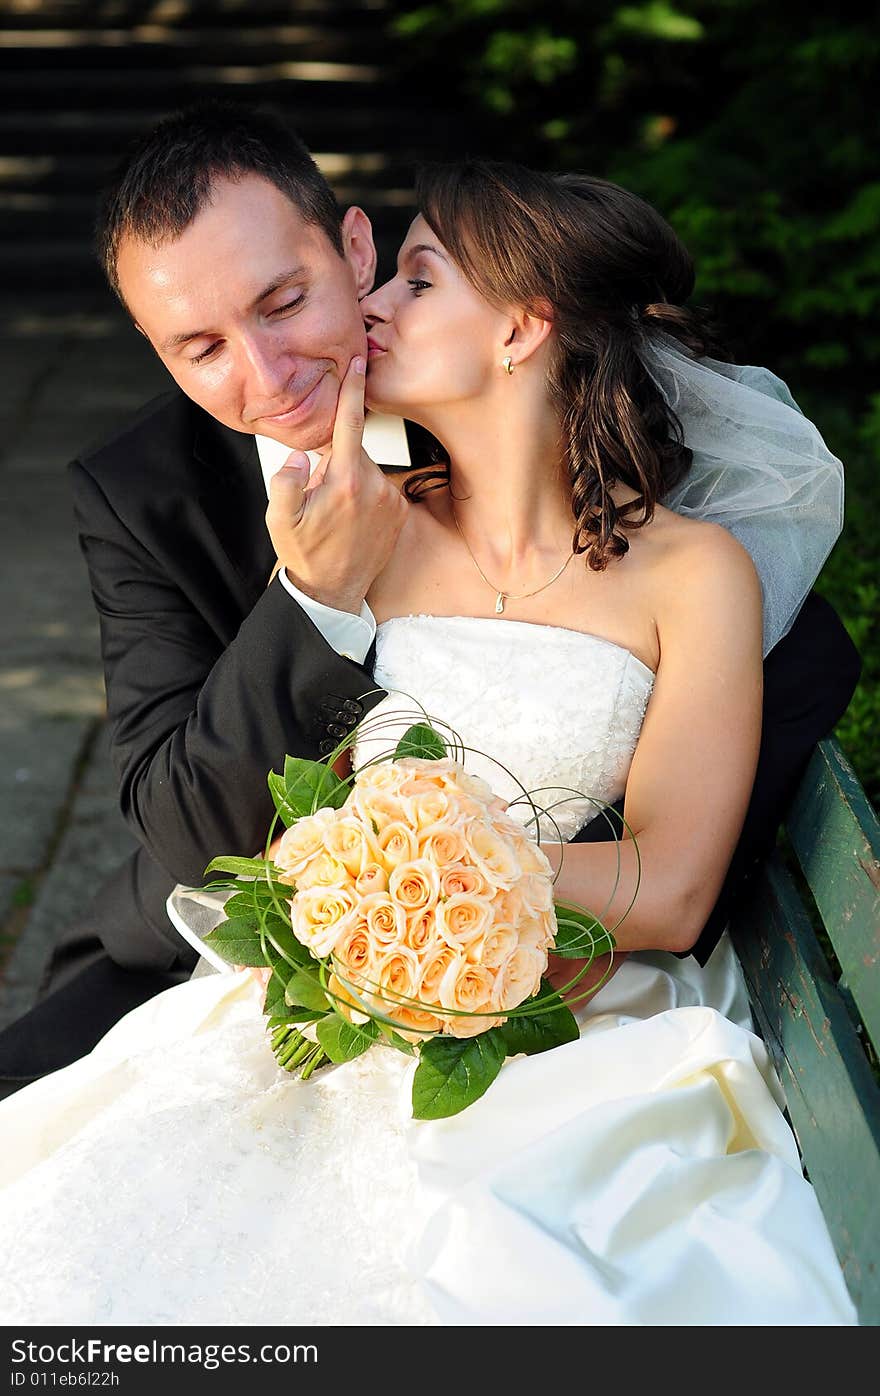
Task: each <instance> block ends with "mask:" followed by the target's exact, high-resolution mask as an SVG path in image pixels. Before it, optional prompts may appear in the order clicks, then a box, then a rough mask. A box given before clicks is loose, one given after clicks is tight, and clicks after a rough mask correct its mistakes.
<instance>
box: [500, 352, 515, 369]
mask: <svg viewBox="0 0 880 1396" xmlns="http://www.w3.org/2000/svg"><path fill="white" fill-rule="evenodd" d="M501 367H502V368H504V369H506V370H507V372H508V373H513V359H512V358H511V357H510V355H509V354H508V355H507V358H506V359H502V360H501Z"/></svg>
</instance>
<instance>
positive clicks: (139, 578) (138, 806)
mask: <svg viewBox="0 0 880 1396" xmlns="http://www.w3.org/2000/svg"><path fill="white" fill-rule="evenodd" d="M71 481H72V486H73V491H74V506H75V512H76V516H77V521H78V525H79V529H80V543H81V547H82V550H83V553H84V556H85V559H86V563H87V566H88V570H89V576H90V581H91V586H92V592H93V596H94V599H95V604H96V606H97V610H98V615H99V619H100V625H101V646H102V654H103V659H104V671H105V679H106V686H107V704H108V713H109V719H110V728H111V744H112V753H113V758H114V763H115V766H116V770H117V774H118V777H119V786H120V804H121V808H122V813H123V815H124V817H125V819H126V821H127V823H128V824H129V826H130V827H131V829H132V830H133V832H134V833H135V834H136V836H137V837H138V838H139V839H140V840H141V841H142V843H143V844H144V846H145V847H146V848H147V849H148V850H149V852H150V853H151V855H152V856H153V857H154V858H155V859H156V860H157V861H158V862H159V863H160V864H161V865H162V866H163V867H164V868H166V869H167V870H168V872H169V873H171V874H172V876H173V877H175V878H176V879H177V880H179V881H181V882H184V883H196V884H198V883H200V882H202V881H203V878H204V869H205V867H206V865H207V863H208V862H210V860H211V859H212V858H213V857H215V856H217V855H218V854H221V853H256V852H257V851H258V850H259V849H260V848H261V847H262V846H263V843H264V840H265V837H266V832H267V829H268V825H269V822H270V820H271V817H272V814H273V813H274V807H273V805H272V801H271V797H270V796H269V792H268V787H267V784H266V776H267V773H268V772H269V771H270V770H272V769H279V768H280V765H281V762H282V761H283V758H284V755H285V754H286V753H290V754H294V755H299V756H305V757H311V758H313V759H314V758H317V757H318V756H321V755H323V754H325V752H326V750H327V744H328V743H329V744H330V745H331V746H332V745H333V744H334V740H335V739H337V738H338V737H339V736H340V735H344V733H345V731H347V730H349V729H350V728H351V726H353V725H354V723H355V722H356V721H357V720H358V718H359V717H360V716H361V715H362V714H363V712H365V711H366V710H367V709H368V708H369V707H371V706H373V705H374V704H375V703H376V702H378V701H379V699H380V698H381V696H382V692H381V690H380V691H377V692H370V691H371V690H373V689H374V685H373V682H372V679H371V678H370V676H369V675H368V674H367V673H366V672H365V670H364V669H363V668H362V667H361V666H359V665H357V664H355V663H354V662H353V661H352V660H349V659H346V658H345V657H344V656H342V655H340V654H338V653H336V652H335V651H334V650H333V649H332V648H331V647H330V646H329V645H328V644H327V642H326V641H325V640H324V638H323V636H322V635H321V634H320V633H319V632H318V631H317V630H316V628H315V626H314V624H313V623H312V621H311V620H310V619H309V618H308V616H307V615H306V614H305V613H304V612H303V611H302V609H301V608H300V607H298V606H297V605H296V604H295V603H294V601H293V599H292V598H291V597H290V596H289V595H287V593H286V592H285V590H284V589H283V588H282V587H281V586H280V585H272V586H269V587H267V588H266V589H265V590H264V591H263V593H262V594H261V595H260V596H259V598H258V599H257V601H256V604H255V605H254V607H253V609H252V610H251V612H250V614H248V615H246V616H245V617H244V619H243V620H242V621H241V624H240V626H239V628H238V630H237V632H233V633H231V634H230V635H228V636H222V635H220V634H219V633H218V632H217V630H216V629H214V628H213V627H212V625H210V624H209V623H208V621H207V620H206V618H205V617H204V616H203V615H201V614H199V612H198V610H197V609H196V607H195V606H194V605H193V604H192V602H191V601H190V600H189V598H188V597H187V596H186V595H185V594H184V591H183V589H182V588H181V587H180V586H179V585H177V584H176V583H175V582H174V581H173V580H171V579H170V578H169V577H168V576H167V575H166V573H165V571H163V568H162V567H161V566H160V565H159V563H158V562H157V560H156V559H155V557H153V556H152V555H151V553H150V551H149V550H148V548H146V547H145V546H144V545H143V544H142V543H141V542H140V541H139V540H138V539H137V538H135V537H134V536H133V534H132V533H131V532H130V531H129V530H128V529H127V528H126V527H125V525H124V524H123V523H122V522H121V521H120V519H119V517H118V516H117V514H116V512H115V510H114V509H113V507H112V506H111V504H110V503H109V501H108V500H107V498H106V496H105V494H104V492H103V491H102V489H101V488H100V486H99V485H98V483H97V482H96V481H95V479H94V478H93V477H92V476H91V475H90V474H89V472H88V471H87V470H86V469H85V468H84V467H83V466H82V465H81V464H80V463H79V462H74V463H73V465H72V466H71ZM368 693H369V696H365V695H367V694H368Z"/></svg>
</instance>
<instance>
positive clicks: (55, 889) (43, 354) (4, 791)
mask: <svg viewBox="0 0 880 1396" xmlns="http://www.w3.org/2000/svg"><path fill="white" fill-rule="evenodd" d="M167 383H168V379H167V376H166V374H165V373H164V370H163V369H162V367H161V365H160V364H159V363H158V362H157V361H156V360H155V359H154V357H153V356H152V353H151V351H150V350H149V349H148V347H147V346H146V344H145V343H143V342H142V340H141V338H140V336H139V335H138V334H137V333H136V332H135V331H134V330H133V329H132V328H131V326H130V325H129V323H128V322H127V321H126V320H125V318H124V316H123V314H122V312H121V310H119V309H118V308H117V307H116V306H115V304H114V302H113V301H112V299H111V298H110V296H109V293H105V292H103V291H97V292H93V291H89V292H88V293H86V294H85V295H82V296H77V295H75V294H69V293H67V294H65V293H63V292H62V293H60V294H51V295H46V294H43V295H42V296H34V295H31V294H27V295H25V294H20V295H5V296H3V298H2V299H0V426H2V430H0V497H2V508H0V559H2V561H0V579H2V596H3V602H4V604H3V606H2V608H0V1028H2V1027H4V1026H5V1025H6V1024H7V1023H9V1022H11V1021H12V1019H14V1018H15V1017H17V1016H18V1014H19V1013H21V1012H23V1011H24V1010H25V1009H26V1008H28V1007H29V1006H30V1004H31V1003H32V1002H33V1001H34V997H35V995H36V993H37V990H38V987H39V982H40V976H41V973H42V970H43V968H44V965H45V963H46V959H47V956H48V954H49V951H50V948H51V945H52V942H53V937H54V935H55V933H56V930H57V929H60V928H61V927H62V926H63V925H65V924H67V923H68V922H69V921H70V920H71V919H73V918H74V917H75V916H76V915H77V912H78V909H79V908H81V907H82V906H84V904H85V902H86V901H87V900H88V898H89V895H90V889H91V888H92V887H94V886H95V885H96V884H97V883H98V881H100V880H101V879H102V878H103V877H104V876H105V875H106V874H107V873H109V872H110V871H111V870H112V869H113V868H114V867H115V866H116V865H117V864H118V863H119V862H121V861H122V859H123V857H124V856H125V854H126V853H127V852H128V850H129V849H130V848H131V847H132V846H133V841H132V838H131V836H130V835H129V833H128V832H127V830H126V829H125V827H124V826H123V823H122V819H121V816H120V815H119V813H118V810H117V807H116V794H115V783H114V779H113V775H112V771H111V768H110V762H109V758H108V755H107V747H106V730H105V723H104V713H105V706H104V691H103V682H102V676H101V662H100V651H99V641H98V625H97V619H96V616H95V612H94V607H93V604H92V598H91V593H90V591H89V585H88V578H87V574H86V569H85V564H84V562H83V560H82V557H81V555H80V552H79V547H78V544H77V538H76V529H75V525H74V521H73V515H72V510H71V505H70V497H69V492H68V486H67V477H66V469H65V467H66V464H67V462H68V460H70V459H71V457H73V456H74V455H76V454H77V453H78V452H79V451H80V450H82V449H83V448H84V447H85V446H87V445H89V444H90V443H91V442H93V441H96V440H99V439H100V438H102V437H103V436H105V435H106V434H107V433H108V432H109V431H111V430H112V428H113V426H114V424H115V423H117V422H119V421H120V420H122V419H124V418H125V417H127V416H128V415H130V414H131V412H132V411H134V410H135V409H136V408H137V407H138V406H140V404H141V403H142V402H145V401H146V400H147V399H148V398H150V397H152V396H153V395H154V394H155V393H157V392H161V391H162V390H163V388H164V387H165V386H166V385H167Z"/></svg>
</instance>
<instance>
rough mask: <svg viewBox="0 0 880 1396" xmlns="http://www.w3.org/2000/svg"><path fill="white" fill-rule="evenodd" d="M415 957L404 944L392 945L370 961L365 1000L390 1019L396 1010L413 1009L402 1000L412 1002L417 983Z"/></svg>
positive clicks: (417, 959)
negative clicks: (367, 992)
mask: <svg viewBox="0 0 880 1396" xmlns="http://www.w3.org/2000/svg"><path fill="white" fill-rule="evenodd" d="M419 971H420V965H419V958H418V956H417V955H416V953H415V951H414V950H410V948H409V946H407V945H395V946H394V948H393V949H392V950H389V951H388V952H387V954H385V955H382V956H379V957H377V958H376V960H375V961H374V962H373V967H372V969H371V971H370V979H369V984H370V993H369V997H370V1000H371V1002H373V1003H374V1004H375V1005H376V1007H377V1008H379V1009H380V1010H381V1012H383V1013H387V1014H388V1016H389V1017H394V1016H395V1014H396V1012H397V1009H398V1008H399V1007H401V1006H402V1007H406V1008H416V1007H418V1005H416V1004H413V1003H405V1002H404V1003H402V1002H401V1001H402V1000H407V999H414V998H415V997H416V987H417V985H418V982H419Z"/></svg>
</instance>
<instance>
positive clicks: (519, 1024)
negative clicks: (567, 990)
mask: <svg viewBox="0 0 880 1396" xmlns="http://www.w3.org/2000/svg"><path fill="white" fill-rule="evenodd" d="M557 997H558V996H557V995H556V993H555V992H554V990H553V987H552V985H550V984H544V985H542V987H541V990H540V992H539V993H537V994H536V995H535V996H534V998H531V999H527V1000H526V1002H525V1003H524V1004H521V1005H520V1006H521V1007H522V1008H527V1007H528V1005H529V1004H530V1003H540V1002H541V1000H542V999H555V998H557ZM494 1031H495V1032H498V1033H500V1034H501V1037H502V1039H503V1042H504V1048H505V1051H506V1053H507V1055H508V1057H515V1056H517V1055H518V1054H519V1053H520V1052H524V1053H525V1054H526V1056H527V1057H533V1056H535V1054H536V1053H538V1052H547V1051H549V1050H550V1048H551V1047H561V1046H563V1044H564V1043H566V1042H576V1041H577V1039H578V1038H579V1037H580V1029H579V1028H578V1025H577V1021H576V1019H575V1016H574V1014H573V1013H572V1011H571V1009H570V1008H568V1007H567V1006H566V1005H565V1004H564V1003H560V1004H559V1007H558V1008H554V1009H552V1010H549V1009H548V1010H545V1011H544V1012H543V1013H537V1014H535V1015H534V1016H532V1017H526V1016H525V1015H523V1016H522V1017H521V1018H520V1017H518V1016H516V1017H513V1018H508V1020H507V1022H506V1023H502V1025H501V1027H500V1028H495V1029H494Z"/></svg>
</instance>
